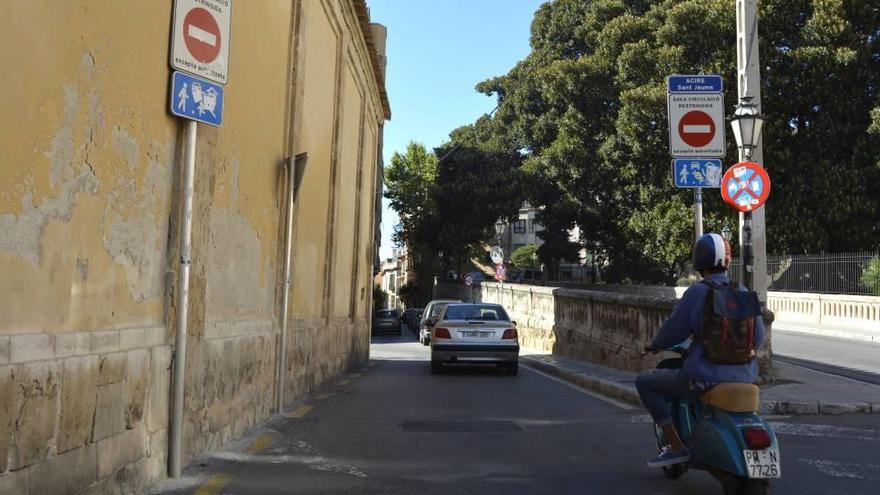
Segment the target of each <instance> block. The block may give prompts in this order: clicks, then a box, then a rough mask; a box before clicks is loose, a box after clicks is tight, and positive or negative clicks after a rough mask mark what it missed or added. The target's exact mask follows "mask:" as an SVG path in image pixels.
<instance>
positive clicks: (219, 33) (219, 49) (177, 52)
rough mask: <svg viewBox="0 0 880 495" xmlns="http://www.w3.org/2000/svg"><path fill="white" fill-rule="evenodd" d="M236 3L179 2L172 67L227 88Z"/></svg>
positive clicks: (220, 0)
mask: <svg viewBox="0 0 880 495" xmlns="http://www.w3.org/2000/svg"><path fill="white" fill-rule="evenodd" d="M231 10H232V0H175V1H174V25H173V28H174V32H173V35H172V36H171V66H172V67H174V68H175V69H177V70H181V71H184V72H189V73H190V74H193V75H196V76H200V77H203V78H205V79H209V80H211V81H215V82H218V83H220V84H226V81H227V79H228V75H229V23H230V19H229V18H230V14H231Z"/></svg>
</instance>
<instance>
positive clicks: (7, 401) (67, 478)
mask: <svg viewBox="0 0 880 495" xmlns="http://www.w3.org/2000/svg"><path fill="white" fill-rule="evenodd" d="M6 339H8V342H9V348H10V350H11V352H10V354H9V356H8V357H7V362H6V363H4V365H0V472H2V473H3V474H2V475H0V493H3V494H4V495H5V494H28V493H30V494H49V493H51V494H78V493H106V491H105V490H104V488H103V487H106V486H109V485H113V486H116V487H120V489H121V491H122V492H124V493H139V492H141V491H143V487H144V485H145V483H147V482H148V481H149V480H152V479H157V478H160V477H163V476H164V475H165V472H166V467H165V466H166V444H167V441H166V439H167V435H168V431H167V423H168V419H167V418H168V397H169V393H170V382H171V348H170V347H169V346H167V345H165V344H164V342H165V341H166V333H165V328H164V327H144V328H129V329H122V330H111V331H102V332H83V333H69V334H24V335H11V336H5V337H4V340H6Z"/></svg>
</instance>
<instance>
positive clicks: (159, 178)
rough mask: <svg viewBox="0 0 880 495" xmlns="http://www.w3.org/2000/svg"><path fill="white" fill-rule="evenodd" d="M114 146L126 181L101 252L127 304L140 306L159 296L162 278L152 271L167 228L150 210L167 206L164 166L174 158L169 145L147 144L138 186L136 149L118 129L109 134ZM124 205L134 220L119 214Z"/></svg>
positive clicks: (116, 193)
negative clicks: (121, 276) (119, 272)
mask: <svg viewBox="0 0 880 495" xmlns="http://www.w3.org/2000/svg"><path fill="white" fill-rule="evenodd" d="M113 143H114V147H115V149H116V151H117V152H118V153H119V154H120V155H122V156H123V158H124V159H125V162H126V164H127V166H128V172H129V177H128V178H127V179H126V180H124V181H123V182H124V184H125V187H123V188H121V189H117V190H115V191H114V192H113V193H112V198H113V201H112V202H111V205H112V206H111V210H110V211H109V212H108V213H107V215H108V216H109V219H108V220H107V230H106V234H105V236H104V239H103V241H104V248H105V249H107V252H108V253H109V254H110V257H111V258H113V261H115V262H116V263H119V264H120V265H122V267H123V269H124V270H125V275H126V281H127V284H128V292H129V295H130V296H131V298H132V299H133V300H134V301H136V302H144V301H146V300H148V299H152V298H158V297H161V295H162V292H161V291H162V289H163V283H162V276H163V272H162V271H161V270H159V269H157V268H158V267H160V266H161V265H162V260H163V259H164V240H165V237H166V233H167V223H166V222H163V221H162V220H161V219H160V218H157V217H156V216H155V215H154V214H152V212H153V210H154V205H156V204H165V203H166V202H167V201H169V196H170V193H171V190H170V189H171V177H170V174H171V167H168V166H166V165H164V163H170V162H171V160H172V159H173V156H172V152H171V147H170V145H169V144H168V143H164V144H161V143H155V142H154V143H152V145H151V146H150V151H149V152H148V163H147V171H146V182H145V183H143V184H141V185H138V184H137V181H136V180H135V171H136V169H137V166H138V161H139V157H140V146H139V145H138V143H137V141H136V140H135V139H134V138H133V137H132V136H131V135H129V134H128V132H126V131H125V130H124V129H122V128H121V127H119V126H116V127H114V128H113ZM125 205H131V206H132V207H133V209H134V212H133V214H128V215H126V214H125V212H124V211H122V210H124V209H125V208H123V207H124V206H125Z"/></svg>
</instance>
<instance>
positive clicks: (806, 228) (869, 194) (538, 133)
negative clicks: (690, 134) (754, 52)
mask: <svg viewBox="0 0 880 495" xmlns="http://www.w3.org/2000/svg"><path fill="white" fill-rule="evenodd" d="M735 26H736V21H735V11H734V1H733V0H699V1H695V0H653V1H649V0H554V1H551V2H547V3H545V4H544V5H542V6H541V7H540V8H539V9H538V11H537V12H536V13H535V17H534V20H533V22H532V28H531V39H530V42H531V47H532V51H531V53H529V55H528V56H527V57H526V58H525V59H523V60H521V61H520V62H519V63H517V64H516V66H515V67H514V68H513V69H512V70H511V71H510V72H508V73H507V74H504V75H499V76H498V77H493V78H491V79H488V80H486V81H483V82H482V83H480V84H478V85H477V88H476V89H477V90H478V91H480V92H482V93H484V94H487V95H493V96H495V97H496V98H497V100H498V104H499V106H498V109H497V112H495V113H494V115H492V116H483V117H481V118H480V119H478V120H477V121H476V122H475V123H474V124H473V125H469V126H464V127H462V128H459V129H456V130H455V131H453V132H452V134H451V141H450V142H449V143H448V144H446V145H444V146H442V147H441V148H439V149H438V150H436V151H437V155H434V157H430V156H431V155H430V153H427V152H425V151H424V149H422V150H421V151H418V150H415V149H413V148H412V145H411V147H410V148H409V149H408V150H407V156H406V157H404V156H400V157H398V158H397V162H398V164H410V163H411V162H412V160H415V159H418V160H423V161H425V165H424V166H423V167H422V166H421V165H420V166H417V167H415V168H414V170H413V172H406V173H403V172H402V171H401V166H400V165H398V166H396V165H395V160H394V159H393V160H392V166H391V167H390V169H389V172H388V180H389V192H388V194H390V195H389V198H391V199H392V206H394V207H395V209H397V210H398V211H399V212H400V213H401V216H402V218H403V220H402V222H403V231H404V232H407V234H406V237H407V238H408V239H412V240H415V241H416V242H423V243H425V244H426V245H431V246H433V247H434V248H435V249H436V250H440V249H443V250H444V252H452V251H447V249H459V250H460V249H462V248H461V246H472V245H473V243H474V242H476V241H477V240H478V239H481V238H487V237H491V231H489V232H488V233H487V232H481V229H482V230H483V231H485V230H486V229H489V228H490V227H491V225H492V223H493V222H494V220H495V218H497V217H499V216H509V215H512V214H513V213H514V212H515V211H516V208H518V207H519V205H520V204H521V203H522V202H523V201H528V202H530V203H531V204H532V205H535V206H541V207H542V209H541V212H540V214H539V219H538V220H539V221H540V222H541V224H542V225H543V226H544V228H545V230H544V232H542V233H541V234H540V235H541V237H542V238H543V240H544V241H545V243H544V244H543V245H542V246H541V248H540V250H539V255H540V257H541V259H542V261H544V262H548V260H551V259H556V260H558V259H561V258H564V257H566V255H567V254H569V253H570V252H571V251H572V249H576V248H578V247H583V248H586V249H587V250H589V251H590V252H591V253H593V254H594V255H596V256H597V257H598V259H599V260H600V261H602V259H603V258H604V260H606V261H607V262H608V263H609V266H608V269H606V271H605V277H606V279H609V280H615V279H623V278H625V277H628V278H630V279H632V280H639V281H644V282H669V281H672V280H673V279H674V278H675V277H676V275H678V274H679V273H680V272H681V271H683V270H684V269H685V266H686V265H687V260H688V259H689V257H690V248H691V245H692V242H693V220H692V210H691V204H692V195H691V194H692V193H691V192H690V191H689V190H679V189H676V188H675V187H674V186H673V184H672V179H671V173H670V168H671V167H670V157H669V153H668V143H667V138H668V129H667V116H666V112H667V110H666V84H665V81H666V77H667V76H668V75H671V74H719V75H721V76H722V77H723V79H724V83H725V105H726V107H727V109H728V114H730V113H732V111H733V107H734V106H735V104H736V101H737V94H736V84H735V70H736V54H735V37H736V36H735V34H736V33H735ZM759 34H760V56H761V72H762V74H761V78H762V79H761V81H762V86H761V91H762V99H763V102H762V103H763V105H762V106H763V108H762V111H763V113H764V114H765V115H766V117H767V121H766V123H765V126H764V133H763V143H764V164H763V165H764V166H765V167H766V168H767V170H768V172H769V173H770V175H771V178H772V181H773V192H772V194H771V196H770V199H769V201H768V203H767V205H766V207H765V208H766V215H767V236H768V251H769V252H770V253H780V254H782V253H808V252H818V251H851V250H863V249H876V248H877V246H878V245H880V5H878V4H877V2H876V1H875V0H848V1H844V0H763V1H762V2H760V4H759ZM725 132H728V133H730V131H729V129H725ZM727 142H728V151H727V157H726V159H725V160H724V161H725V164H726V165H729V164H732V163H733V162H735V161H736V156H737V154H736V149H735V142H734V139H733V137H732V135H731V134H728V139H727ZM416 151H418V153H416ZM450 152H452V153H450ZM411 153H413V158H409V155H410V154H411ZM447 154H449V157H450V158H448V159H446V160H444V162H443V163H438V162H437V161H436V156H441V157H442V156H444V155H447ZM395 156H396V157H397V156H398V155H395ZM447 160H448V163H447ZM420 167H422V168H420ZM423 168H424V170H430V171H431V173H430V174H428V173H427V172H424V173H422V172H420V171H421V170H422V169H423ZM409 174H413V175H414V176H416V177H423V176H424V177H426V178H427V177H429V176H430V178H431V181H428V180H427V179H426V181H425V182H424V184H425V185H426V187H427V189H425V190H424V191H422V192H420V193H419V194H424V195H427V196H426V197H425V198H424V199H422V198H421V197H417V195H416V193H415V192H406V191H408V189H407V188H406V187H407V186H406V185H405V184H404V183H405V182H406V180H409V179H407V177H409ZM499 177H502V178H509V179H510V181H509V182H508V183H505V185H508V184H509V186H510V187H509V188H506V189H503V190H495V189H493V188H491V187H484V186H486V185H487V184H492V185H497V184H499V182H498V179H499ZM418 180H421V179H418ZM432 181H433V182H432ZM410 196H411V197H412V200H413V201H416V202H418V201H422V204H423V205H426V206H425V207H426V208H431V209H432V211H433V212H434V213H433V214H426V213H425V212H424V211H423V210H421V209H419V208H417V207H415V206H414V205H411V204H409V201H410V200H409V199H407V200H406V201H404V200H403V199H402V198H404V197H410ZM395 198H398V199H397V200H396V199H395ZM404 203H406V204H404ZM395 205H396V206H395ZM474 205H479V206H480V208H474ZM398 207H399V208H398ZM431 215H434V216H433V217H432V216H431ZM429 217H430V220H429ZM704 217H705V222H704V228H705V230H706V231H713V230H714V231H720V230H721V229H722V228H723V226H724V225H729V226H730V227H731V228H732V229H733V230H734V231H735V230H736V228H735V226H736V222H737V217H736V215H735V213H733V212H732V211H731V210H729V209H728V208H726V207H725V206H724V205H723V204H722V202H721V200H720V195H719V194H717V191H716V190H707V191H705V194H704ZM432 222H433V223H432ZM420 225H428V227H427V232H428V234H427V235H426V233H425V231H424V230H421V229H422V227H419V226H420ZM575 226H579V227H580V232H581V238H580V246H577V245H572V244H571V243H570V242H569V235H568V232H569V231H570V229H572V228H573V227H575ZM486 234H488V235H486ZM481 236H482V237H481ZM455 246H459V247H458V248H456V247H455Z"/></svg>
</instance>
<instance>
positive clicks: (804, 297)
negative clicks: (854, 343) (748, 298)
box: [767, 292, 880, 341]
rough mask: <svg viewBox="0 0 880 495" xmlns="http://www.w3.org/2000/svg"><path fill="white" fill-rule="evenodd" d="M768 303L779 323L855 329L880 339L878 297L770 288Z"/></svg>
mask: <svg viewBox="0 0 880 495" xmlns="http://www.w3.org/2000/svg"><path fill="white" fill-rule="evenodd" d="M767 307H768V308H769V309H770V310H771V311H773V312H774V313H776V315H777V323H778V324H779V325H781V326H801V327H810V328H819V329H829V330H857V331H863V332H867V333H868V334H869V335H873V336H874V337H876V339H875V340H877V341H880V297H876V296H851V295H839V294H812V293H802V292H769V293H768V296H767Z"/></svg>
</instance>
